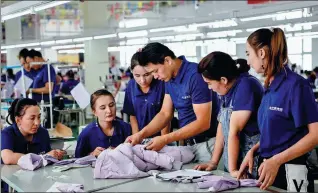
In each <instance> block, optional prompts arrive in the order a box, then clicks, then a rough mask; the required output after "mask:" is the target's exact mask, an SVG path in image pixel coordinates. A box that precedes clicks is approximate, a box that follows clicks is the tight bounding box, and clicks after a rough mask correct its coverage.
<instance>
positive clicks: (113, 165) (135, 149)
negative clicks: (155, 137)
mask: <svg viewBox="0 0 318 193" xmlns="http://www.w3.org/2000/svg"><path fill="white" fill-rule="evenodd" d="M193 158H194V154H193V152H192V150H191V149H190V148H188V147H186V146H165V147H164V148H163V149H162V150H160V151H159V152H155V151H150V150H145V145H135V146H131V145H130V144H129V143H124V144H121V145H119V146H118V147H117V148H115V149H113V150H110V149H107V150H104V151H103V152H102V153H101V154H100V155H99V156H98V158H97V161H96V164H95V169H94V178H139V177H145V176H149V175H150V174H149V173H147V172H148V171H150V170H157V169H164V170H169V171H171V170H179V169H181V167H182V165H183V164H186V163H189V162H191V161H192V160H193Z"/></svg>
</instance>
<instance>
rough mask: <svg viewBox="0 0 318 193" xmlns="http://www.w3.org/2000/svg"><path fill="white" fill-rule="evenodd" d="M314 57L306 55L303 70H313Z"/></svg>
mask: <svg viewBox="0 0 318 193" xmlns="http://www.w3.org/2000/svg"><path fill="white" fill-rule="evenodd" d="M312 68H313V66H312V55H311V54H304V56H303V69H304V70H312Z"/></svg>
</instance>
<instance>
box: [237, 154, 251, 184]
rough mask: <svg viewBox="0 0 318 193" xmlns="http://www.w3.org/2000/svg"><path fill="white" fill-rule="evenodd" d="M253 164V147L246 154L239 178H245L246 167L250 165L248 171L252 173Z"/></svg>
mask: <svg viewBox="0 0 318 193" xmlns="http://www.w3.org/2000/svg"><path fill="white" fill-rule="evenodd" d="M253 164H254V151H253V150H252V149H251V150H249V151H248V153H247V154H246V156H245V158H244V160H243V162H242V164H241V167H240V170H239V172H238V174H237V179H241V178H243V176H244V175H246V168H247V167H248V171H249V173H250V174H251V173H252V172H253Z"/></svg>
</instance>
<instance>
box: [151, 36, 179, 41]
mask: <svg viewBox="0 0 318 193" xmlns="http://www.w3.org/2000/svg"><path fill="white" fill-rule="evenodd" d="M171 39H174V36H162V37H152V38H150V41H157V40H171Z"/></svg>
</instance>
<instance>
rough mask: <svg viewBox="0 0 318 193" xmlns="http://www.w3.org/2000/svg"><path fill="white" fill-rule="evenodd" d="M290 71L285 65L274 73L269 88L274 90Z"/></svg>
mask: <svg viewBox="0 0 318 193" xmlns="http://www.w3.org/2000/svg"><path fill="white" fill-rule="evenodd" d="M290 72H291V70H290V68H289V67H288V66H287V65H285V66H284V67H283V68H282V69H281V70H280V71H279V72H278V73H277V74H276V75H275V78H274V80H273V82H272V83H271V84H270V86H269V88H268V89H269V90H271V89H273V90H274V91H276V90H277V89H278V88H279V87H280V85H281V84H282V82H283V81H284V80H285V79H286V78H287V76H288V74H289V73H290Z"/></svg>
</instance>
